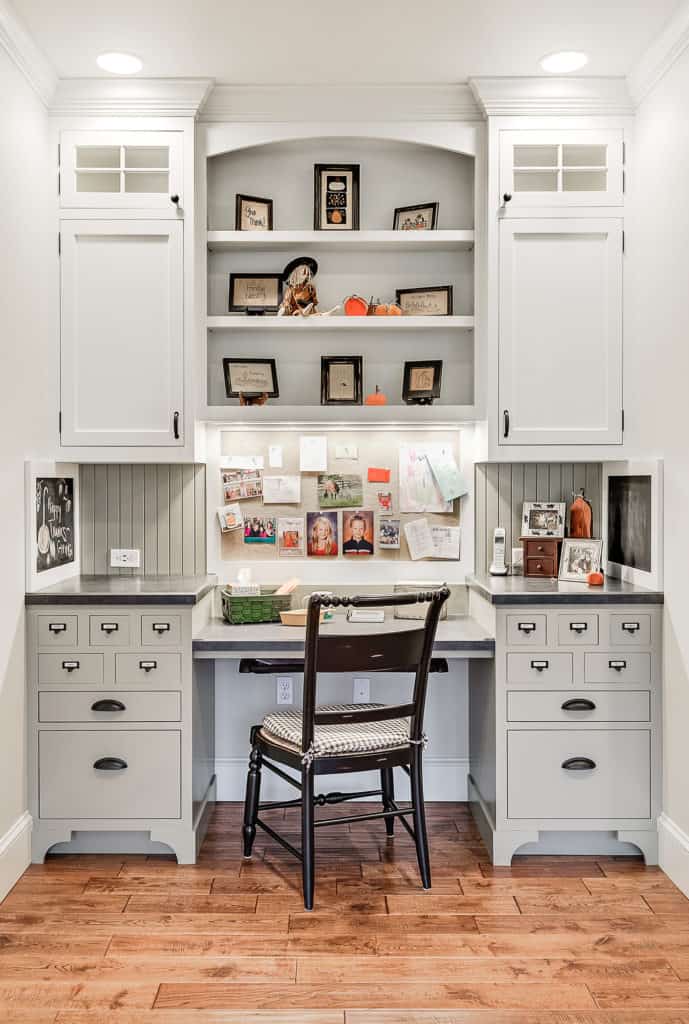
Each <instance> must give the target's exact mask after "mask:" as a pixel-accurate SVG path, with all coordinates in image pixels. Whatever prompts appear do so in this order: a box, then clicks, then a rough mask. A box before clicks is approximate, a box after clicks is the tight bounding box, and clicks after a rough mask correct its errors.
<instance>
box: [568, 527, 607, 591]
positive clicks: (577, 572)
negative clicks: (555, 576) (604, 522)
mask: <svg viewBox="0 0 689 1024" xmlns="http://www.w3.org/2000/svg"><path fill="white" fill-rule="evenodd" d="M602 551H603V541H602V540H582V539H580V538H574V537H567V538H566V539H565V540H563V542H562V555H561V556H560V579H561V580H568V581H569V582H570V583H586V577H587V576H588V574H589V573H590V572H599V571H600V564H601V556H602Z"/></svg>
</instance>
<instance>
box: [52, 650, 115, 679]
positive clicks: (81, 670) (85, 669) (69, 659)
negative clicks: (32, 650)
mask: <svg viewBox="0 0 689 1024" xmlns="http://www.w3.org/2000/svg"><path fill="white" fill-rule="evenodd" d="M38 681H39V683H102V682H103V655H102V654H81V653H80V652H78V651H77V652H76V653H74V652H73V651H70V652H69V653H67V652H66V651H65V652H64V654H39V655H38Z"/></svg>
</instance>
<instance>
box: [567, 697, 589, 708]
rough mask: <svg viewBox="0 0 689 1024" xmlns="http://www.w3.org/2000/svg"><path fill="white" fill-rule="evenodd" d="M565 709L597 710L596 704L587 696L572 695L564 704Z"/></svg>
mask: <svg viewBox="0 0 689 1024" xmlns="http://www.w3.org/2000/svg"><path fill="white" fill-rule="evenodd" d="M562 710H563V711H595V710H596V705H595V704H594V703H593V701H592V700H588V699H587V698H586V697H572V699H571V700H566V701H565V702H564V704H563V705H562Z"/></svg>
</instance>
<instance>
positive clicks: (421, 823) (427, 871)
mask: <svg viewBox="0 0 689 1024" xmlns="http://www.w3.org/2000/svg"><path fill="white" fill-rule="evenodd" d="M422 762H423V759H422V755H421V749H420V748H419V747H414V749H413V750H412V755H411V765H410V781H411V798H412V804H413V807H414V833H415V835H416V856H417V859H418V861H419V872H420V874H421V883H422V885H423V887H424V889H430V887H431V864H430V858H429V856H428V834H427V832H426V808H425V806H424V802H423V765H422Z"/></svg>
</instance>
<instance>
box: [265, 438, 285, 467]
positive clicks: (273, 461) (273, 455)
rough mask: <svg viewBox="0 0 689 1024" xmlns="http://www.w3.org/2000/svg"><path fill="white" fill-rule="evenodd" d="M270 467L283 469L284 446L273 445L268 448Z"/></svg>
mask: <svg viewBox="0 0 689 1024" xmlns="http://www.w3.org/2000/svg"><path fill="white" fill-rule="evenodd" d="M268 465H269V466H270V468H271V469H282V445H281V444H271V445H270V446H269V448H268Z"/></svg>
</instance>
